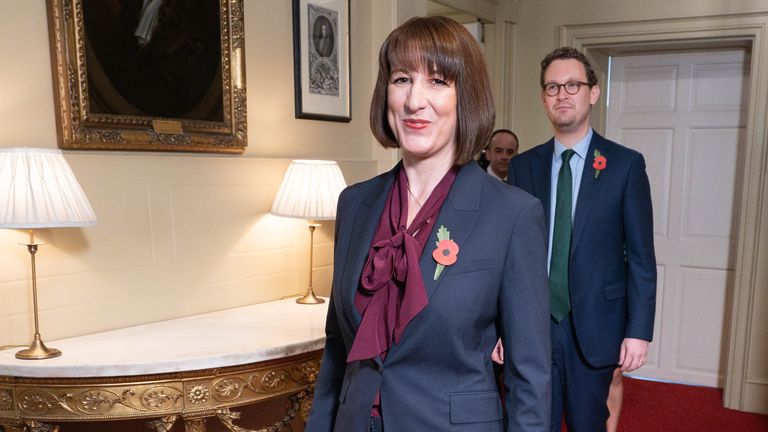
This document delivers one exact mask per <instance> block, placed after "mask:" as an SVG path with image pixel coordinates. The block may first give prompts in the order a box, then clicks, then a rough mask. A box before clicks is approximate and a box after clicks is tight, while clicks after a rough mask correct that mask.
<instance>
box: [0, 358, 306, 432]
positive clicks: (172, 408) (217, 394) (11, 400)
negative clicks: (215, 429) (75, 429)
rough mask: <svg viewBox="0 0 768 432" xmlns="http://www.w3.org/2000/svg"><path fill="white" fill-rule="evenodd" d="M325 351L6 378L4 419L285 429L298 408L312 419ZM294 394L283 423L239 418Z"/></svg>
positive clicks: (9, 424)
mask: <svg viewBox="0 0 768 432" xmlns="http://www.w3.org/2000/svg"><path fill="white" fill-rule="evenodd" d="M320 355H321V351H314V352H310V353H306V354H300V355H295V356H291V357H286V358H282V359H277V360H270V361H265V362H259V363H251V364H247V365H239V366H230V367H222V368H216V369H205V370H198V371H183V372H175V373H167V374H157V375H140V376H124V377H113V378H106V377H105V378H55V379H54V378H50V379H49V378H20V377H8V376H2V377H0V426H2V427H3V428H4V429H5V431H6V432H59V431H60V432H67V427H66V423H67V422H83V421H88V422H90V421H112V420H126V419H142V418H146V419H148V421H147V425H148V426H149V429H151V430H154V431H156V432H169V431H170V430H171V428H172V427H173V426H174V424H176V423H177V422H178V421H179V420H182V421H183V422H184V427H185V429H186V432H206V422H208V421H217V422H220V423H221V424H223V425H224V426H225V427H226V429H228V430H229V431H232V432H277V431H280V430H282V429H283V428H284V427H285V426H286V425H288V424H289V423H290V422H291V421H292V420H293V419H294V418H295V417H296V416H297V415H300V416H302V417H303V418H304V420H306V416H307V415H308V413H309V407H310V404H311V400H312V391H313V390H314V382H315V378H316V376H317V372H318V371H319V367H320ZM281 396H283V397H284V396H291V397H290V399H289V402H288V404H287V405H288V406H287V410H286V412H285V413H284V415H283V417H282V419H281V420H280V421H278V422H277V423H275V424H273V425H271V426H268V427H265V428H262V429H258V430H257V431H254V430H251V429H246V428H243V427H240V426H237V425H235V422H236V421H238V420H239V419H240V413H239V412H237V411H233V410H231V408H235V407H238V406H244V405H252V404H256V403H259V402H263V401H266V400H271V399H275V398H278V397H281Z"/></svg>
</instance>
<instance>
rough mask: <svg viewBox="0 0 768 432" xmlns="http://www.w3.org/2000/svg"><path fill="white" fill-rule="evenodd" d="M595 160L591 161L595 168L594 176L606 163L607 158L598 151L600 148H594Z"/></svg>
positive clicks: (598, 173)
mask: <svg viewBox="0 0 768 432" xmlns="http://www.w3.org/2000/svg"><path fill="white" fill-rule="evenodd" d="M594 156H595V161H594V162H592V168H594V169H595V178H597V176H599V175H600V171H602V170H604V169H605V167H606V166H607V165H608V159H606V158H605V156H603V154H602V153H600V150H598V149H595V153H594Z"/></svg>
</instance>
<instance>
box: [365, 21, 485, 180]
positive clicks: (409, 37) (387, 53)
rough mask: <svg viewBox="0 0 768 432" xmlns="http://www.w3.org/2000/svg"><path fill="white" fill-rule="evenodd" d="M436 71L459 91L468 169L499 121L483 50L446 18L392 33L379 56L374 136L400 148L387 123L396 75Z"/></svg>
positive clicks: (461, 153) (459, 156)
mask: <svg viewBox="0 0 768 432" xmlns="http://www.w3.org/2000/svg"><path fill="white" fill-rule="evenodd" d="M398 70H406V71H431V72H436V73H438V74H440V75H442V78H443V79H444V80H446V81H448V82H450V83H452V84H454V87H455V89H456V101H457V103H456V105H457V108H456V110H457V113H456V114H457V115H456V117H457V125H456V156H455V163H457V164H459V165H463V164H465V163H467V162H469V161H470V160H472V157H473V156H474V155H475V154H477V153H478V152H479V151H480V150H481V149H482V148H483V146H484V145H485V144H486V143H487V142H488V139H489V138H490V135H491V130H492V129H493V122H494V120H495V118H496V110H495V108H494V105H493V94H492V93H491V85H490V79H489V78H488V68H487V66H486V64H485V58H484V57H483V53H482V51H481V50H480V45H478V43H477V41H475V39H474V37H472V35H471V34H470V33H469V31H467V29H465V28H464V26H462V25H461V24H459V23H457V22H456V21H453V20H451V19H449V18H446V17H441V16H434V17H416V18H411V19H410V20H408V21H406V22H405V23H403V24H402V25H401V26H400V27H398V28H396V29H395V30H393V31H392V33H390V34H389V36H387V39H386V40H385V41H384V43H383V44H382V45H381V50H380V51H379V76H378V78H377V80H376V86H375V87H374V89H373V100H372V101H371V114H370V122H371V131H372V132H373V135H374V136H375V137H376V139H377V140H378V141H379V143H381V145H382V146H384V147H390V148H397V147H400V145H399V144H398V142H397V138H396V137H395V134H394V132H393V131H392V128H390V126H389V121H388V119H387V87H388V85H389V80H390V76H391V75H392V72H393V71H398Z"/></svg>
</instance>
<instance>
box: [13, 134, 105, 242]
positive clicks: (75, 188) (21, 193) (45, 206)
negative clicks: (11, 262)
mask: <svg viewBox="0 0 768 432" xmlns="http://www.w3.org/2000/svg"><path fill="white" fill-rule="evenodd" d="M95 224H96V215H95V214H94V212H93V208H92V207H91V204H90V203H89V202H88V198H86V196H85V193H83V189H82V188H81V187H80V184H79V183H78V182H77V179H76V178H75V175H74V174H73V173H72V170H71V169H70V168H69V164H67V161H66V160H65V159H64V155H63V154H62V153H61V151H59V150H54V149H42V148H27V147H22V148H19V147H15V148H0V228H54V227H82V226H91V225H95Z"/></svg>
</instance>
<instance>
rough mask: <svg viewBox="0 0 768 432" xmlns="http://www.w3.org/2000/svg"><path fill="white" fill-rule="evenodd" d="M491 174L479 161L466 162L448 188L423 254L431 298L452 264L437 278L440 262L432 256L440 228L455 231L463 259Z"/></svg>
mask: <svg viewBox="0 0 768 432" xmlns="http://www.w3.org/2000/svg"><path fill="white" fill-rule="evenodd" d="M487 175H488V174H486V173H484V172H483V171H482V170H481V169H480V168H479V166H477V164H474V163H468V164H466V165H464V166H463V167H462V168H461V170H459V173H458V174H457V176H456V180H455V181H454V183H453V186H452V187H451V190H450V192H448V197H447V198H446V199H445V203H443V207H442V208H441V209H440V213H439V214H438V216H437V221H436V222H435V225H434V226H433V227H432V232H431V233H430V234H429V237H428V238H427V244H426V245H425V246H424V251H423V252H422V254H421V259H420V260H419V265H420V266H421V273H422V279H423V280H424V289H425V290H426V292H427V297H428V298H431V297H432V294H434V292H435V290H436V289H437V287H438V285H439V284H440V282H441V281H443V280H444V279H445V275H446V274H449V273H450V271H451V267H450V266H448V267H446V268H445V269H444V270H443V272H442V274H441V275H440V278H439V279H438V280H435V268H436V266H437V263H436V262H435V260H434V258H432V251H434V250H435V246H436V242H437V230H438V229H439V228H440V226H441V225H442V226H445V227H446V228H447V229H448V231H450V233H451V240H453V241H454V242H456V244H457V245H459V255H458V259H461V258H462V257H461V246H462V245H463V244H465V243H466V241H467V240H468V239H469V238H470V233H471V231H472V228H473V227H474V226H475V221H476V220H477V217H478V215H479V214H480V196H481V194H482V180H483V177H481V176H487Z"/></svg>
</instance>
